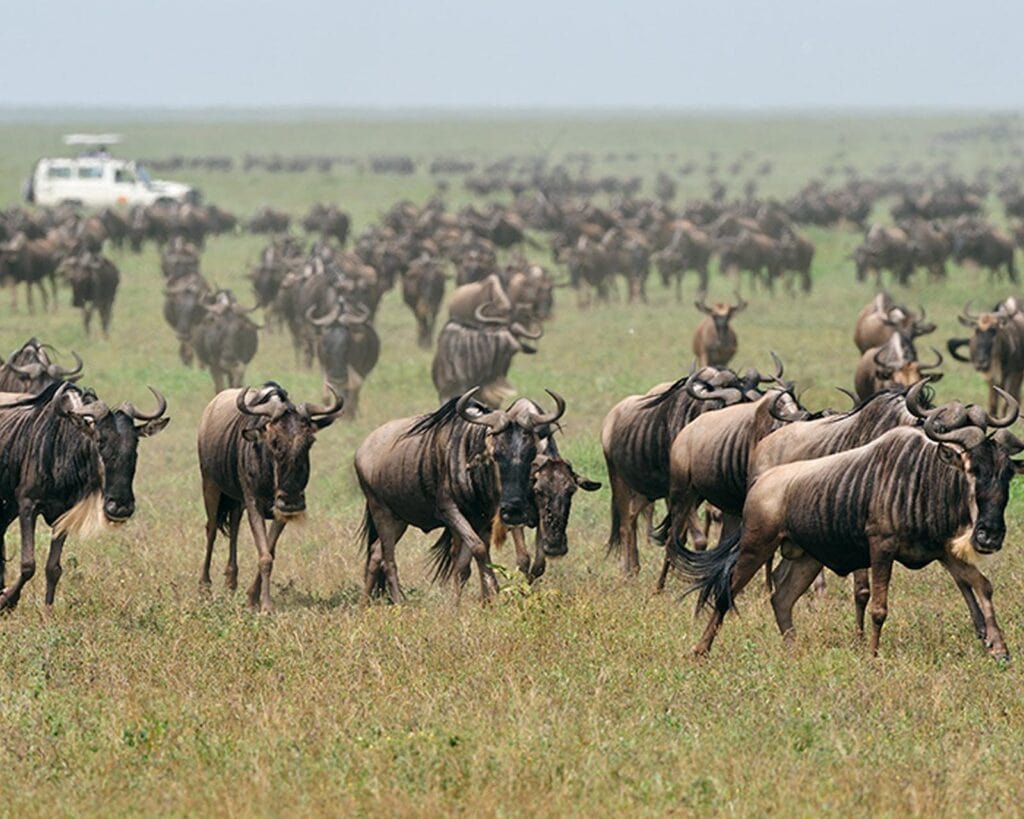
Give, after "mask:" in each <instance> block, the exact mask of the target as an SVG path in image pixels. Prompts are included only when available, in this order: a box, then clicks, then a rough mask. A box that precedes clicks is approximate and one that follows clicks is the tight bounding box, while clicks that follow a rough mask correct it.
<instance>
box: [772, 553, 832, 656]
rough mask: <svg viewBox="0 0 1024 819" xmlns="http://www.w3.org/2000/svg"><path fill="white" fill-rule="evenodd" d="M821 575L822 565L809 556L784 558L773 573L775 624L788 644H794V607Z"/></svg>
mask: <svg viewBox="0 0 1024 819" xmlns="http://www.w3.org/2000/svg"><path fill="white" fill-rule="evenodd" d="M820 573H821V563H819V562H818V561H817V560H815V559H814V558H813V557H811V556H810V555H808V554H804V555H802V556H801V557H798V558H795V559H789V558H783V559H782V560H780V561H779V565H778V566H776V567H775V571H774V572H772V582H773V585H774V587H775V591H774V592H772V609H773V610H774V612H775V623H776V624H777V625H778V627H779V633H780V634H782V636H783V638H784V639H785V640H786V642H792V641H793V636H794V634H795V631H794V629H793V605H794V604H795V603H796V601H797V600H799V599H800V596H801V595H802V594H803V593H804V592H805V591H807V588H808V587H809V586H810V585H811V583H812V582H813V580H814V578H815V577H816V576H817V575H819V574H820Z"/></svg>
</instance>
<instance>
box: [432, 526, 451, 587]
mask: <svg viewBox="0 0 1024 819" xmlns="http://www.w3.org/2000/svg"><path fill="white" fill-rule="evenodd" d="M430 564H431V566H432V567H433V569H434V577H433V580H434V582H435V583H441V582H444V581H446V580H448V579H450V578H451V576H452V572H453V571H454V570H455V556H454V555H453V554H452V533H451V532H449V531H448V529H447V528H446V529H445V530H444V531H443V532H442V533H441V537H439V538H438V539H437V540H436V541H435V542H434V545H433V546H431V547H430Z"/></svg>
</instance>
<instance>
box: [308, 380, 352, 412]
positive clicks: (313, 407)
mask: <svg viewBox="0 0 1024 819" xmlns="http://www.w3.org/2000/svg"><path fill="white" fill-rule="evenodd" d="M326 387H327V389H328V391H329V392H330V393H331V395H333V396H334V403H333V404H331V406H329V407H324V406H321V405H320V404H310V403H309V402H308V401H307V402H305V403H302V404H300V405H299V413H300V414H302V415H304V416H306V417H307V418H310V419H312V418H318V417H320V416H323V415H335V414H336V413H339V412H341V410H342V408H343V407H344V406H345V399H344V398H342V397H341V396H340V395H338V393H337V392H336V391H335V389H334V387H332V386H331V385H330V384H326Z"/></svg>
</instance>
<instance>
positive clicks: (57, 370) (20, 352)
mask: <svg viewBox="0 0 1024 819" xmlns="http://www.w3.org/2000/svg"><path fill="white" fill-rule="evenodd" d="M52 350H53V348H52V347H50V345H48V344H41V343H40V342H39V339H37V338H30V339H29V340H28V341H26V342H25V343H24V344H22V345H21V347H19V348H18V349H17V350H15V351H14V352H12V353H11V354H10V355H9V356H7V360H6V361H5V362H3V364H2V365H0V392H22V393H32V394H35V393H37V392H40V391H41V390H43V389H44V388H46V387H48V386H50V384H53V383H55V382H58V381H76V380H78V379H79V378H81V373H82V359H81V358H80V357H79V355H78V353H76V352H75V351H74V350H72V351H71V355H72V357H73V358H74V359H75V367H74V369H71V370H69V369H66V368H65V367H62V366H61V365H60V364H57V363H55V362H54V361H53V360H52V359H51V358H50V354H49V352H47V351H51V352H52Z"/></svg>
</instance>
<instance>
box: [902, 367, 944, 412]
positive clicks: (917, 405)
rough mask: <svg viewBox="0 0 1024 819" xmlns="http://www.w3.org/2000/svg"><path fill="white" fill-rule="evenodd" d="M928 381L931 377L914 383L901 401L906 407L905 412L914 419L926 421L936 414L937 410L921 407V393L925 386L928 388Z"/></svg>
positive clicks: (927, 376) (928, 376)
mask: <svg viewBox="0 0 1024 819" xmlns="http://www.w3.org/2000/svg"><path fill="white" fill-rule="evenodd" d="M930 380H931V376H930V375H926V376H925V377H924V378H922V379H921V380H920V381H917V382H915V383H914V385H913V386H912V387H911V388H910V389H909V390H907V394H906V396H905V397H904V399H903V400H904V402H905V403H906V405H907V411H908V412H909V413H910V414H911V415H913V416H914V417H915V418H920V419H922V420H927V419H928V418H929V416H931V415H932V414H933V413H935V412H937V410H926V409H925V408H924V407H922V406H921V392H922V391H923V390H924V388H925V387H926V386H928V382H929V381H930Z"/></svg>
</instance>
